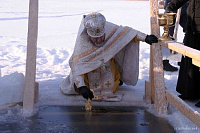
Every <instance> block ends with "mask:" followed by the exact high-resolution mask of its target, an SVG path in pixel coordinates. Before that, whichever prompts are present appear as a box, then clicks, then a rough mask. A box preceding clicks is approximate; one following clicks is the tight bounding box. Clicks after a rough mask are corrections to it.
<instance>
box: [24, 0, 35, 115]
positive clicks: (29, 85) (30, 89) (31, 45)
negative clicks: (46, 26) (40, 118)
mask: <svg viewBox="0 0 200 133" xmlns="http://www.w3.org/2000/svg"><path fill="white" fill-rule="evenodd" d="M37 35H38V0H30V1H29V20H28V37H27V59H26V73H25V88H24V98H23V115H24V116H27V117H29V116H32V115H33V110H34V96H35V93H34V92H35V90H34V89H35V74H36V53H37Z"/></svg>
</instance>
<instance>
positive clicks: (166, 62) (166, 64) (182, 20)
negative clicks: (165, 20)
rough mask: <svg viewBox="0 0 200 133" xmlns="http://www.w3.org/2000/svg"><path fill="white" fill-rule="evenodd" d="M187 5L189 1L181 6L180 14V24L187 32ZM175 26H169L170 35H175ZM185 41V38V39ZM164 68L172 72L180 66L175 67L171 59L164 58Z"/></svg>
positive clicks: (165, 4)
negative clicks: (170, 61)
mask: <svg viewBox="0 0 200 133" xmlns="http://www.w3.org/2000/svg"><path fill="white" fill-rule="evenodd" d="M170 1H171V0H166V1H165V3H164V9H166V7H167V5H168V3H169V2H170ZM187 7H188V2H187V3H185V4H184V5H183V6H182V8H181V14H180V21H179V24H180V26H181V27H182V29H183V32H184V33H185V32H186V27H187V26H186V23H187V11H186V10H187ZM174 28H175V26H170V27H169V35H170V36H171V37H173V35H174ZM183 41H184V40H183ZM178 65H180V62H178ZM163 69H164V70H165V71H171V72H174V71H178V68H177V67H175V66H172V65H171V64H170V63H169V59H167V58H166V59H163Z"/></svg>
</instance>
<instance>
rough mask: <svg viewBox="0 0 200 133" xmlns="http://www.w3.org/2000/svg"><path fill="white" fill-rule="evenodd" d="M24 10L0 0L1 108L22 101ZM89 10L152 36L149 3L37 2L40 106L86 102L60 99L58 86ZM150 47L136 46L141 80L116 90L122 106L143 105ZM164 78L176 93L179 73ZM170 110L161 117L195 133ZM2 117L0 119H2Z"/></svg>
mask: <svg viewBox="0 0 200 133" xmlns="http://www.w3.org/2000/svg"><path fill="white" fill-rule="evenodd" d="M28 6H29V1H28V0H6V2H5V1H3V0H0V29H1V30H0V70H1V71H0V84H1V85H0V96H1V97H0V106H1V105H2V106H3V105H4V106H5V105H8V104H10V103H17V102H19V101H22V95H23V93H22V92H23V84H24V80H23V79H24V75H25V67H26V45H27V31H28V28H27V27H28ZM93 11H98V12H101V13H102V14H104V15H105V17H106V19H107V20H108V21H110V22H113V23H115V24H118V25H124V26H130V27H132V28H134V29H137V30H139V31H141V32H144V33H147V34H150V20H149V2H148V1H124V0H84V1H81V0H73V1H71V0H56V1H55V0H40V1H39V31H38V44H37V47H38V48H37V67H36V82H39V102H38V104H39V105H69V104H73V105H84V104H85V101H84V100H82V97H81V96H70V97H69V96H65V95H63V94H62V93H61V92H60V90H59V87H58V86H59V84H60V83H61V82H62V80H63V79H64V78H65V77H66V76H67V75H68V74H69V71H70V68H69V64H68V60H69V57H70V56H71V54H72V52H73V48H74V43H75V39H76V35H77V31H78V28H79V24H80V21H81V19H82V15H83V14H88V13H90V12H93ZM161 32H162V28H161ZM182 39H183V33H182V29H181V28H179V33H178V41H179V42H182ZM149 48H150V47H149V45H148V44H146V43H143V42H141V43H140V72H139V81H138V83H137V85H136V86H134V87H130V86H125V87H126V88H125V87H124V88H125V90H123V87H122V89H120V92H123V93H124V95H125V97H124V101H123V102H124V103H129V105H132V104H134V105H140V106H142V105H143V102H141V101H143V96H144V88H145V85H144V83H145V81H149V54H150V50H149ZM180 58H181V55H173V56H171V57H170V62H171V64H173V65H174V66H177V61H180ZM177 67H179V66H177ZM164 74H165V75H164V77H165V84H166V88H167V89H169V90H170V91H171V92H173V93H174V94H176V95H178V93H177V92H176V90H175V87H176V82H177V77H178V72H165V73H164ZM133 96H134V98H133ZM75 99H76V100H75ZM74 100H75V101H74ZM186 102H187V103H188V104H189V105H190V106H191V107H192V108H193V109H194V110H196V111H198V112H199V111H200V109H199V108H196V107H195V106H194V104H195V103H196V102H197V101H186ZM101 104H102V103H101ZM104 104H105V105H106V104H108V103H104ZM118 105H124V104H118ZM148 106H150V107H149V108H150V111H152V112H154V111H153V108H152V107H151V105H148ZM17 108H19V107H17ZM170 109H171V113H170V114H168V115H166V116H164V117H166V119H168V120H169V122H171V123H172V124H173V126H174V127H175V129H176V131H177V132H191V131H192V132H198V131H199V129H197V128H196V126H195V125H194V124H193V123H192V122H191V121H189V120H188V119H187V118H186V117H185V116H183V115H182V114H181V113H180V112H178V111H177V110H176V109H174V108H173V107H172V106H170ZM2 117H3V116H1V117H0V119H3V118H5V117H3V118H2ZM192 128H195V129H194V130H193V129H192Z"/></svg>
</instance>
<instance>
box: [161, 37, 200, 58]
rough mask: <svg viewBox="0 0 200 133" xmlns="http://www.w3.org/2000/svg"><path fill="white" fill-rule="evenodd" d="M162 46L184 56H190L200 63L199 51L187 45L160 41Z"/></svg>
mask: <svg viewBox="0 0 200 133" xmlns="http://www.w3.org/2000/svg"><path fill="white" fill-rule="evenodd" d="M160 44H161V45H163V46H165V47H168V48H169V49H171V50H173V51H176V52H178V53H180V54H182V55H185V56H188V57H190V58H193V59H195V60H198V61H200V51H199V50H196V49H193V48H190V47H187V46H185V45H182V43H178V42H174V41H160Z"/></svg>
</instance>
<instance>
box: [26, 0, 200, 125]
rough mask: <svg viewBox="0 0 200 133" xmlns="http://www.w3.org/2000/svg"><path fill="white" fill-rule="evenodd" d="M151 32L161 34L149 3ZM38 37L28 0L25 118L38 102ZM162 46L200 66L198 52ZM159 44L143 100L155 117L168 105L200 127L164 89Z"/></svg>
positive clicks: (34, 5)
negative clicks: (153, 107)
mask: <svg viewBox="0 0 200 133" xmlns="http://www.w3.org/2000/svg"><path fill="white" fill-rule="evenodd" d="M149 3H150V21H151V33H152V34H154V35H157V36H159V35H160V29H159V25H158V23H157V14H156V13H157V12H158V1H157V0H150V1H149ZM37 34H38V0H30V3H29V21H28V38H27V60H26V74H25V88H24V99H23V113H24V115H25V116H32V115H33V114H34V101H36V100H37V95H38V93H37V92H38V90H37V89H38V84H37V83H35V75H36V53H37ZM160 44H161V45H163V46H165V47H167V48H169V49H171V50H173V51H176V52H178V53H181V54H183V55H185V56H188V57H190V58H192V62H193V64H195V65H197V66H200V51H198V50H195V49H192V48H189V47H187V46H184V45H182V44H180V43H176V42H172V41H171V42H167V41H165V42H160ZM161 45H157V44H152V45H151V48H150V52H151V53H150V76H149V80H150V82H146V83H145V99H146V102H147V103H153V104H154V105H155V109H156V111H157V113H158V114H166V113H167V102H169V103H170V104H172V105H173V106H174V107H175V108H177V109H178V110H179V111H180V112H181V113H182V114H183V115H185V116H186V117H187V118H188V119H190V120H191V121H192V122H194V123H195V124H196V125H197V126H199V127H200V114H199V113H198V112H197V111H195V110H193V109H192V108H191V107H189V106H188V105H187V104H186V103H185V102H184V101H182V100H181V99H180V98H178V97H177V96H175V95H173V94H172V93H171V92H169V91H168V90H166V88H165V82H164V72H163V64H162V54H161Z"/></svg>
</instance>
